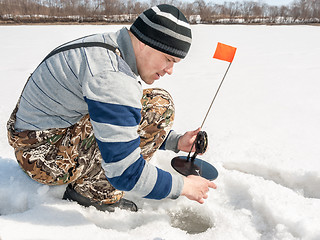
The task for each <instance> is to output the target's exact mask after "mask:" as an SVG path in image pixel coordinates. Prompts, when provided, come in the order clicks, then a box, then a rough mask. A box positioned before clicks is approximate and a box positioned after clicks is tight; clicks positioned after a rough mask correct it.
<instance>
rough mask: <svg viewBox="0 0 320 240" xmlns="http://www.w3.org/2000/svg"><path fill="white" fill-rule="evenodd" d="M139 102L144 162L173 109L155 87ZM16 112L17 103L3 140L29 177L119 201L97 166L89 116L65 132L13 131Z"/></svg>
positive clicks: (105, 200)
mask: <svg viewBox="0 0 320 240" xmlns="http://www.w3.org/2000/svg"><path fill="white" fill-rule="evenodd" d="M141 103H142V110H141V122H140V126H139V130H138V133H139V135H140V140H141V142H140V147H141V151H142V155H143V157H144V159H145V160H147V161H149V160H150V159H151V157H152V156H153V154H154V153H155V151H156V150H157V149H159V147H160V146H161V144H162V143H163V141H164V140H165V138H166V137H167V135H168V133H169V131H170V129H171V127H172V124H173V119H174V105H173V101H172V98H171V96H170V94H169V93H168V92H166V91H165V90H163V89H159V88H153V89H145V90H144V91H143V97H142V99H141ZM18 108H19V102H18V104H17V106H16V108H15V110H14V111H13V113H12V114H11V117H10V119H9V121H8V123H7V128H8V140H9V143H10V145H11V146H12V147H13V148H14V150H15V155H16V158H17V161H18V163H19V165H20V166H21V168H22V169H23V170H24V171H25V172H26V173H27V174H28V175H29V176H30V177H31V178H32V179H34V180H36V181H38V182H40V183H43V184H47V185H61V184H68V183H69V184H71V185H72V187H73V188H74V189H75V191H76V192H78V193H80V194H81V195H83V196H85V197H88V198H90V199H91V200H93V201H96V202H101V203H106V204H110V203H114V202H117V201H119V200H120V199H121V198H122V197H123V192H122V191H118V190H116V189H115V188H114V187H113V186H112V185H111V184H110V183H109V181H108V180H107V178H106V176H105V173H104V170H103V168H102V167H101V161H103V160H102V157H101V153H100V150H99V148H98V145H97V142H96V140H95V137H94V134H93V130H92V125H91V123H90V118H89V115H86V116H84V117H83V118H82V119H81V120H80V121H79V122H77V123H76V124H74V125H72V126H70V127H68V128H61V129H60V128H59V129H48V130H41V131H32V130H28V131H23V132H17V131H15V129H14V124H15V120H16V112H17V110H18Z"/></svg>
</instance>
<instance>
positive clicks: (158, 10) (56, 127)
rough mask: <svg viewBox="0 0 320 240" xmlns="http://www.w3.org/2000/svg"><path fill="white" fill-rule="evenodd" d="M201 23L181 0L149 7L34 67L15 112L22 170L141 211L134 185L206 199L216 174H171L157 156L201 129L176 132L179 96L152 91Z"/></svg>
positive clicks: (90, 200) (85, 200)
mask: <svg viewBox="0 0 320 240" xmlns="http://www.w3.org/2000/svg"><path fill="white" fill-rule="evenodd" d="M190 44H191V29H190V26H189V24H188V22H187V20H186V18H185V16H184V15H183V14H182V13H181V12H180V11H179V10H178V9H177V8H175V7H174V6H171V5H166V4H163V5H158V6H155V7H153V8H150V9H148V10H146V11H145V12H143V13H142V14H141V15H140V16H139V17H138V19H137V20H136V21H135V22H134V23H133V24H132V26H131V27H130V30H128V29H126V28H123V29H121V30H119V31H118V32H116V33H106V34H96V35H91V36H87V37H83V38H80V39H77V40H74V41H72V42H69V43H66V44H64V45H62V46H60V47H58V48H56V49H55V50H53V51H52V52H51V53H50V54H49V55H48V56H47V57H46V58H45V59H44V60H43V61H42V62H41V63H40V64H39V66H38V67H37V68H36V70H35V71H34V72H33V73H32V74H31V76H30V78H29V80H28V82H27V84H26V86H25V88H24V90H23V92H22V94H21V97H20V99H19V101H18V104H17V107H16V108H15V110H14V111H13V113H12V115H11V117H10V119H9V121H8V125H7V126H8V138H9V143H10V144H11V145H12V146H13V147H14V149H15V154H16V158H17V160H18V163H19V164H20V166H21V167H22V169H23V170H24V171H25V172H26V173H27V174H28V175H29V176H30V177H31V178H32V179H34V180H36V181H38V182H40V183H43V184H48V185H58V184H68V186H67V188H66V192H65V193H64V196H63V198H64V199H69V200H73V201H76V202H78V203H79V204H81V205H84V206H95V207H96V208H97V209H99V210H103V211H114V209H115V208H116V207H119V208H122V209H129V210H131V211H137V206H136V205H135V204H134V203H133V202H132V201H129V200H126V199H124V198H123V195H124V193H123V192H124V191H130V192H134V193H136V194H138V195H139V196H141V197H145V198H150V199H163V198H172V199H176V198H178V197H179V196H180V195H184V196H186V197H188V198H189V199H191V200H195V201H198V202H200V203H203V202H204V199H206V198H207V197H208V195H207V192H208V190H209V188H215V187H216V186H215V185H214V183H212V182H210V181H208V180H206V179H204V178H201V177H199V176H188V177H182V176H180V175H171V174H170V173H168V172H166V171H163V170H161V169H159V168H157V167H155V166H153V165H151V164H149V160H150V158H151V157H152V155H153V154H154V152H155V151H156V150H158V149H159V148H160V149H166V150H173V151H176V152H178V151H179V150H182V151H186V152H188V151H189V150H190V148H191V146H192V143H193V141H194V139H195V137H196V134H197V133H198V132H199V131H200V129H197V130H195V131H188V132H186V133H185V134H184V135H179V134H177V133H175V132H174V131H170V129H171V126H172V124H173V118H174V105H173V101H172V98H171V96H170V95H169V93H167V92H166V91H165V90H163V89H145V90H142V88H141V84H140V82H139V81H138V80H137V77H138V76H140V78H141V79H142V81H144V82H145V83H147V84H152V83H153V82H154V81H155V80H158V79H159V78H160V77H162V76H164V75H165V74H169V75H170V74H171V73H172V70H173V65H174V64H175V63H178V62H180V60H181V59H183V58H184V57H185V56H186V54H187V52H188V50H189V48H190Z"/></svg>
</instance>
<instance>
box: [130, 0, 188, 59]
mask: <svg viewBox="0 0 320 240" xmlns="http://www.w3.org/2000/svg"><path fill="white" fill-rule="evenodd" d="M130 31H131V32H132V33H133V34H134V35H135V36H136V37H137V38H138V39H139V40H140V41H141V42H143V43H145V44H147V45H148V46H150V47H152V48H155V49H157V50H159V51H161V52H164V53H167V54H169V55H171V56H174V57H178V58H184V57H185V56H186V55H187V53H188V51H189V48H190V45H191V39H192V36H191V29H190V25H189V23H188V21H187V19H186V17H185V16H184V15H183V13H182V12H181V11H180V10H179V9H177V8H176V7H174V6H172V5H168V4H161V5H158V6H154V7H152V8H150V9H148V10H146V11H144V12H143V13H141V14H140V16H139V17H138V18H137V19H136V21H135V22H134V23H133V24H132V26H131V27H130Z"/></svg>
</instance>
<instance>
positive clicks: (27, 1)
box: [0, 0, 320, 24]
mask: <svg viewBox="0 0 320 240" xmlns="http://www.w3.org/2000/svg"><path fill="white" fill-rule="evenodd" d="M160 3H168V4H172V5H174V6H176V7H178V8H179V9H180V10H181V11H182V12H183V13H184V14H185V15H186V16H187V18H188V19H189V20H190V22H191V23H208V24H240V23H243V24H319V23H320V0H295V1H293V2H292V3H291V4H289V5H284V6H271V5H268V4H266V3H264V2H263V1H259V2H253V1H234V2H225V3H224V4H218V3H215V1H214V0H211V1H204V0H195V1H193V2H191V1H188V2H187V1H178V0H165V1H163V0H162V1H159V0H151V1H137V0H128V1H124V0H0V23H2V24H17V23H23V24H25V23H58V22H59V23H101V24H105V23H130V22H133V21H134V20H135V19H136V18H137V16H138V15H139V14H140V13H141V12H143V11H144V10H146V9H147V8H149V7H151V6H154V5H157V4H160Z"/></svg>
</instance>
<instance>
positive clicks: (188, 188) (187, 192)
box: [181, 175, 217, 204]
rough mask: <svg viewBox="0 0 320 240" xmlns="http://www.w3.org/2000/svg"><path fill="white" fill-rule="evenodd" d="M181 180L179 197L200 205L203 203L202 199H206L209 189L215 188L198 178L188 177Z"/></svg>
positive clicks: (212, 184) (209, 182) (213, 185)
mask: <svg viewBox="0 0 320 240" xmlns="http://www.w3.org/2000/svg"><path fill="white" fill-rule="evenodd" d="M183 179H184V186H183V189H182V192H181V195H182V196H186V197H187V198H189V199H190V200H194V201H197V202H198V203H201V204H202V203H204V199H207V198H208V191H209V188H214V189H216V188H217V186H216V185H215V184H214V183H213V182H211V181H209V180H207V179H205V178H203V177H200V176H195V175H189V176H188V177H184V178H183Z"/></svg>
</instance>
